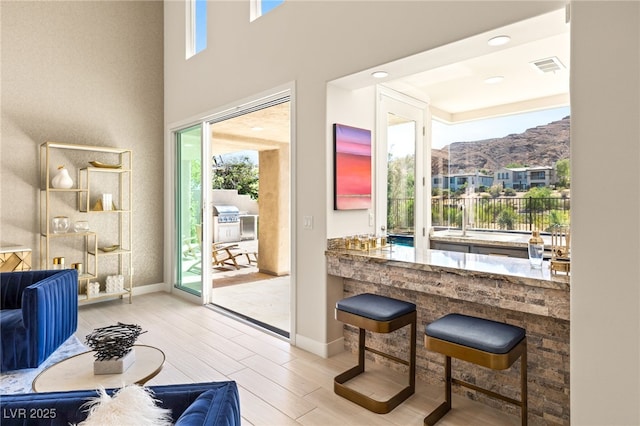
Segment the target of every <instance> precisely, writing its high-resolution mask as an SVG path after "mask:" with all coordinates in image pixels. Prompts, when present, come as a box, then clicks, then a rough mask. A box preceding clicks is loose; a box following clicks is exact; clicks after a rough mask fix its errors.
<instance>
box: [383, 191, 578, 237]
mask: <svg viewBox="0 0 640 426" xmlns="http://www.w3.org/2000/svg"><path fill="white" fill-rule="evenodd" d="M387 206H388V207H387V218H388V220H387V223H388V229H389V232H392V233H411V232H413V224H414V213H415V208H414V207H415V205H414V200H413V199H412V198H394V199H389V200H388V203H387ZM462 206H464V214H465V215H466V218H467V228H468V229H487V230H514V231H532V230H540V231H548V230H549V229H550V228H551V227H552V226H553V225H569V212H570V209H571V200H570V199H569V198H559V197H549V198H534V197H497V198H480V197H469V198H439V197H434V198H433V199H432V201H431V224H432V226H434V227H447V228H461V227H462V217H463V209H462V208H461V207H462Z"/></svg>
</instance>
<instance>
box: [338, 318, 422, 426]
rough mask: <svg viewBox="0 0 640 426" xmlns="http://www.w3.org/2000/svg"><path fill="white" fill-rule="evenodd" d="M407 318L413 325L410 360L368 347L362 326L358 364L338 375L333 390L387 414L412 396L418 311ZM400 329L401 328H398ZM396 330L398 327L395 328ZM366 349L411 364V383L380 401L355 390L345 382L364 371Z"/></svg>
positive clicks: (401, 362)
mask: <svg viewBox="0 0 640 426" xmlns="http://www.w3.org/2000/svg"><path fill="white" fill-rule="evenodd" d="M403 318H405V320H406V321H408V322H407V323H406V325H410V326H411V330H410V336H411V342H410V347H409V360H403V359H400V358H397V357H395V356H392V355H390V354H386V353H384V352H381V351H379V350H376V349H373V348H368V347H366V341H365V329H363V328H360V334H359V339H358V365H356V366H355V367H352V368H350V369H349V370H347V371H345V372H343V373H341V374H339V375H337V376H336V377H335V378H334V380H333V390H334V392H335V393H336V394H337V395H340V396H342V397H343V398H346V399H348V400H349V401H352V402H354V403H356V404H358V405H360V406H361V407H364V408H366V409H368V410H369V411H373V412H374V413H378V414H386V413H388V412H390V411H391V410H393V409H394V408H396V407H397V406H398V405H400V403H402V402H403V401H404V400H405V399H407V398H408V397H410V396H411V395H413V394H414V393H415V387H416V379H415V371H416V346H417V345H416V334H417V331H416V327H417V313H416V312H415V311H414V312H412V313H410V314H408V315H407V316H405V317H403ZM400 328H401V327H400ZM397 329H399V328H397ZM394 330H396V328H394ZM365 350H368V351H369V352H372V353H375V354H377V355H380V356H383V357H385V358H387V359H390V360H392V361H395V362H397V363H400V364H404V365H407V366H409V385H408V386H407V387H405V388H404V389H402V390H401V391H400V392H398V393H397V394H395V395H394V396H392V397H391V398H389V399H388V400H386V401H378V400H375V399H373V398H370V397H368V396H366V395H363V394H361V393H360V392H358V391H356V390H353V389H351V388H349V387H347V386H345V385H344V384H345V383H346V382H347V381H349V380H351V379H353V378H354V377H356V376H357V375H359V374H361V373H363V372H364V367H365Z"/></svg>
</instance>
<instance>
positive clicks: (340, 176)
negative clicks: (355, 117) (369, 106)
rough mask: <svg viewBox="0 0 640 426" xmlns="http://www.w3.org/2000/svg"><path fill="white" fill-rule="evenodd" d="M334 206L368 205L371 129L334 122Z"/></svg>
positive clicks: (363, 207) (367, 206)
mask: <svg viewBox="0 0 640 426" xmlns="http://www.w3.org/2000/svg"><path fill="white" fill-rule="evenodd" d="M333 142H334V149H335V157H334V159H335V163H334V174H335V176H334V209H335V210H357V209H368V208H371V130H366V129H359V128H357V127H350V126H345V125H343V124H334V125H333Z"/></svg>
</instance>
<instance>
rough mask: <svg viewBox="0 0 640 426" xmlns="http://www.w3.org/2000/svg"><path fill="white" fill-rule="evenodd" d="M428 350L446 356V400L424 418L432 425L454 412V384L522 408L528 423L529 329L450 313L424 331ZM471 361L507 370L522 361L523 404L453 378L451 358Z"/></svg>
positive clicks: (525, 421) (521, 395)
mask: <svg viewBox="0 0 640 426" xmlns="http://www.w3.org/2000/svg"><path fill="white" fill-rule="evenodd" d="M425 346H426V347H427V349H429V350H431V351H434V352H439V353H441V354H444V355H445V364H444V382H445V401H444V402H443V403H442V404H440V405H439V406H438V407H437V408H436V409H435V410H433V411H432V412H431V413H430V414H429V415H428V416H427V417H425V418H424V424H425V425H429V426H432V425H434V424H435V423H436V422H437V421H438V420H440V419H441V418H442V417H443V416H444V415H445V414H446V413H447V412H448V411H449V410H451V384H452V383H455V384H458V385H460V386H464V387H467V388H470V389H474V390H476V391H478V392H482V393H484V394H486V395H489V396H490V397H493V398H497V399H500V400H503V401H506V402H509V403H511V404H515V405H517V406H519V407H520V409H521V424H522V425H523V426H526V424H527V337H526V330H525V329H523V328H520V327H516V326H514V325H509V324H504V323H501V322H497V321H491V320H486V319H482V318H476V317H471V316H467V315H461V314H449V315H445V316H444V317H442V318H440V319H437V320H436V321H434V322H432V323H431V324H429V325H427V326H426V328H425ZM452 357H453V358H457V359H461V360H463V361H468V362H472V363H474V364H477V365H481V366H483V367H487V368H491V369H493V370H505V369H507V368H509V367H511V365H512V364H513V363H514V362H515V361H516V360H517V359H518V358H520V398H521V399H520V401H518V400H516V399H513V398H509V397H507V396H505V395H501V394H498V393H496V392H493V391H490V390H488V389H484V388H481V387H478V386H476V385H473V384H471V383H467V382H464V381H462V380H458V379H454V378H452V377H451V358H452Z"/></svg>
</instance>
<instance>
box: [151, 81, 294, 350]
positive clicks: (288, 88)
mask: <svg viewBox="0 0 640 426" xmlns="http://www.w3.org/2000/svg"><path fill="white" fill-rule="evenodd" d="M283 96H288V97H289V102H290V115H289V120H290V125H289V129H290V130H289V131H290V134H289V141H290V145H291V146H290V151H289V156H290V160H289V172H290V174H289V176H290V179H289V180H290V181H289V191H290V194H289V195H290V206H289V223H290V224H292V226H291V227H290V247H291V249H290V253H289V258H290V265H291V269H290V311H289V312H290V321H291V323H290V333H289V335H290V337H289V342H290V343H291V344H295V336H296V321H295V318H296V300H297V299H296V293H297V292H296V275H297V274H296V264H297V262H296V251H297V250H296V241H297V238H296V227H295V226H293V219H294V218H295V217H297V216H296V205H297V203H296V192H297V188H296V179H295V176H296V162H295V158H296V139H295V135H296V126H295V123H296V92H295V82H293V81H292V82H289V83H285V84H283V85H280V86H277V87H274V88H272V89H270V90H267V91H264V92H261V93H259V94H256V95H254V96H251V97H247V98H244V99H241V100H239V101H235V102H232V103H228V104H225V105H223V106H220V107H217V108H214V109H211V110H208V111H206V112H203V113H202V114H198V115H196V116H194V117H191V118H189V119H185V120H182V121H179V122H175V123H171V124H169V125H168V126H167V133H166V137H165V146H164V170H165V175H164V199H165V202H164V218H165V219H164V224H165V233H164V260H165V262H164V264H165V267H164V271H163V276H164V284H165V287H164V288H165V291H167V292H170V293H173V294H175V295H177V296H179V297H181V298H185V299H187V300H190V301H192V302H194V303H199V304H202V305H204V304H207V303H209V301H210V298H211V291H212V289H211V288H210V287H211V286H205V285H203V288H202V293H201V296H200V297H197V296H195V295H193V294H190V293H187V292H186V291H182V290H180V289H178V288H175V287H174V286H173V283H174V282H175V279H176V273H177V266H178V265H177V262H176V257H175V252H174V251H175V247H177V246H176V224H175V207H176V205H175V204H176V200H175V197H174V195H173V194H175V189H176V184H177V182H176V174H175V173H176V150H175V140H176V137H175V135H176V133H177V132H178V131H180V130H181V129H184V128H186V127H191V126H196V125H198V124H200V125H202V126H203V128H202V131H203V135H202V144H203V149H202V152H203V162H202V178H203V181H204V182H208V181H210V180H211V163H212V159H211V146H210V144H211V141H210V137H211V135H210V129H209V126H210V122H211V121H213V120H214V119H218V118H220V117H224V116H225V115H231V114H232V113H234V114H237V113H238V112H239V111H242V110H248V109H250V108H252V107H255V106H258V105H260V104H264V103H267V102H268V101H269V100H270V99H275V98H277V97H283ZM202 194H203V195H202V196H203V200H202V202H203V212H202V213H203V215H208V216H204V217H212V212H211V208H212V206H211V200H210V199H209V191H202ZM205 222H209V221H204V220H203V240H202V244H203V247H207V246H210V245H211V241H209V240H210V239H211V236H212V233H211V232H207V229H205V226H206V225H205ZM208 226H209V227H210V226H211V225H208ZM209 231H210V228H209ZM205 238H206V239H205ZM207 244H208V245H207ZM203 252H204V253H205V255H206V256H205V257H203V264H205V265H206V264H210V263H211V253H208V250H203ZM205 262H208V263H205ZM206 269H208V268H203V276H202V279H203V283H204V282H208V281H205V280H209V281H210V280H211V271H208V273H207V274H205V272H204V271H205V270H206ZM207 275H208V278H205V277H206V276H207Z"/></svg>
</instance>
